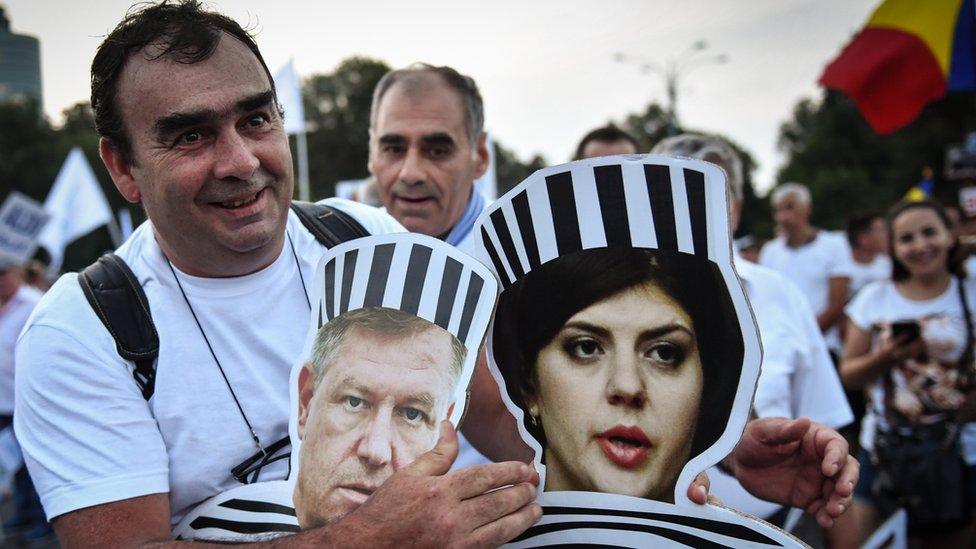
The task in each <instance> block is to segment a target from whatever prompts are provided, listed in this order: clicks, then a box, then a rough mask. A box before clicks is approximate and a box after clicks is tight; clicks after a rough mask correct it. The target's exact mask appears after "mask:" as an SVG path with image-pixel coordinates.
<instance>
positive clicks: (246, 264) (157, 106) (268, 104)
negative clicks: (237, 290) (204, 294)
mask: <svg viewBox="0 0 976 549" xmlns="http://www.w3.org/2000/svg"><path fill="white" fill-rule="evenodd" d="M156 49H158V46H155V45H149V46H147V47H146V48H145V49H144V50H142V51H139V52H136V53H133V54H132V55H131V56H130V58H129V59H128V60H127V62H126V65H125V68H124V69H123V71H122V74H121V77H120V79H119V83H118V92H117V93H118V96H119V108H120V112H121V114H122V118H123V120H124V124H125V130H126V133H127V134H128V136H129V139H130V142H131V151H132V154H131V158H123V157H122V155H120V154H119V153H118V151H117V149H116V148H115V147H113V146H112V145H110V144H108V143H107V142H105V141H104V140H103V144H102V159H103V160H104V161H105V164H106V167H107V168H108V169H109V172H110V173H111V175H112V179H113V180H114V181H115V184H116V186H117V187H118V188H119V191H120V192H121V193H122V195H123V196H125V198H126V199H128V200H130V201H132V202H141V203H142V205H143V207H144V208H145V209H146V213H147V214H148V216H149V218H150V219H151V220H152V223H153V228H154V230H155V232H156V239H157V241H158V242H159V244H160V247H162V249H163V251H164V252H165V253H166V255H167V257H168V258H169V259H170V260H171V261H173V263H174V264H175V265H176V266H177V267H179V268H180V269H182V270H184V271H185V272H188V273H190V274H195V275H199V276H233V275H240V274H245V273H246V272H252V271H254V270H256V269H257V268H260V267H262V266H264V265H266V264H268V263H270V262H271V261H273V260H274V258H275V257H277V255H278V253H279V252H280V251H281V247H282V244H283V242H284V225H285V221H286V219H287V214H288V204H289V202H290V201H291V196H292V183H293V181H292V177H293V175H292V164H291V153H290V152H289V149H288V140H287V137H286V136H285V132H284V130H283V127H282V121H281V117H280V116H279V114H278V112H277V109H276V106H275V101H274V93H273V90H272V88H271V82H270V81H269V80H268V76H267V74H266V73H265V70H264V68H263V67H262V66H261V63H260V62H259V61H258V59H257V57H255V55H254V53H252V52H251V51H250V50H249V49H248V48H247V46H245V45H244V43H243V42H241V41H240V40H237V39H236V38H234V37H232V36H230V35H223V36H222V37H221V38H220V41H219V42H218V44H217V47H216V48H215V49H214V51H213V54H212V55H211V56H210V57H208V58H206V59H204V60H201V61H199V62H196V63H191V64H186V63H180V62H177V61H175V60H173V59H172V58H171V57H170V56H162V57H158V56H157V55H158V54H157V52H156V51H155V50H156Z"/></svg>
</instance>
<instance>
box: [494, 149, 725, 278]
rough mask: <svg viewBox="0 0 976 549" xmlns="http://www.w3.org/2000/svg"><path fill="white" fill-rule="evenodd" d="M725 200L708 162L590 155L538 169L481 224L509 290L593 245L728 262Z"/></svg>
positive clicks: (722, 186) (722, 185)
mask: <svg viewBox="0 0 976 549" xmlns="http://www.w3.org/2000/svg"><path fill="white" fill-rule="evenodd" d="M726 200H727V199H726V188H725V179H724V174H723V173H722V170H721V169H719V168H718V167H717V166H714V165H712V164H709V163H707V162H701V161H696V160H691V159H678V158H670V157H665V156H655V155H630V156H614V157H604V158H592V159H587V160H581V161H578V162H572V163H569V164H563V165H560V166H554V167H551V168H546V169H543V170H540V171H538V172H536V173H535V174H533V175H532V176H530V177H529V178H528V179H526V180H525V181H524V182H523V183H522V184H520V185H519V186H518V187H516V188H515V189H514V190H513V191H511V192H509V193H508V194H506V195H505V196H504V197H502V198H501V199H499V200H498V201H497V202H495V204H493V205H492V206H491V207H489V208H488V210H487V211H486V212H485V213H484V214H482V217H481V218H480V219H479V221H478V223H479V226H480V228H481V238H482V243H483V244H484V249H485V251H486V252H487V254H488V258H489V260H490V261H491V265H492V267H493V268H494V271H495V273H496V274H497V275H498V279H499V280H500V281H501V283H502V285H503V286H504V287H506V288H507V287H508V286H510V285H511V284H512V283H513V282H514V281H515V280H517V279H519V278H521V277H522V275H524V274H525V273H527V272H529V271H531V270H532V269H534V268H536V267H538V266H539V265H541V264H543V263H546V262H547V261H550V260H552V259H555V258H557V257H559V256H563V255H567V254H571V253H574V252H578V251H580V250H586V249H593V248H605V247H616V246H624V247H635V248H652V249H660V250H665V251H673V252H681V253H686V254H693V255H696V256H699V257H702V258H704V259H708V260H711V261H714V262H717V263H721V262H723V261H730V260H731V259H730V258H731V244H730V240H729V218H728V210H727V205H726V204H727V201H726ZM594 205H598V210H596V211H597V212H598V213H596V214H594V213H592V212H594V211H595V210H594Z"/></svg>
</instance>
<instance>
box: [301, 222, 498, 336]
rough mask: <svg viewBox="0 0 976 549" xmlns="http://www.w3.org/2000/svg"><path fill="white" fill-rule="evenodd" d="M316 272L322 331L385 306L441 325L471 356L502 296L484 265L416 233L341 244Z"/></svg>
mask: <svg viewBox="0 0 976 549" xmlns="http://www.w3.org/2000/svg"><path fill="white" fill-rule="evenodd" d="M317 272H318V273H319V276H321V278H319V279H318V283H317V284H316V292H317V295H318V296H321V299H319V300H318V305H317V311H318V327H321V326H322V325H323V324H325V323H327V322H328V321H329V320H331V319H333V318H335V317H337V316H339V315H341V314H342V313H345V312H347V311H351V310H354V309H362V308H367V307H386V308H389V309H397V310H400V311H403V312H406V313H410V314H412V315H416V316H418V317H420V318H424V319H426V320H429V321H430V322H432V323H434V324H436V325H438V326H440V327H441V328H443V329H445V330H447V331H448V332H450V333H451V334H452V335H454V336H455V337H457V338H458V340H459V341H461V343H463V344H464V345H465V346H466V347H467V348H468V350H469V354H472V355H473V354H476V352H477V350H478V348H479V346H480V345H481V341H482V339H483V338H484V335H485V331H486V330H487V328H488V322H489V321H490V319H491V310H492V307H493V306H494V304H495V296H496V293H497V291H498V287H497V283H496V282H495V277H494V276H493V275H492V273H491V271H490V270H488V268H487V267H485V266H484V265H483V264H482V263H481V262H479V261H478V260H476V259H474V258H473V257H471V256H469V255H467V254H465V253H463V252H460V251H458V250H457V248H455V247H453V246H451V245H449V244H445V243H444V242H442V241H440V240H437V239H435V238H431V237H428V236H424V235H419V234H414V233H396V234H388V235H380V236H371V237H367V238H360V239H357V240H353V241H350V242H346V243H343V244H341V245H339V246H336V247H334V248H332V249H330V250H329V251H328V252H326V254H325V257H324V258H323V259H322V264H320V269H319V270H318V271H317ZM471 351H473V352H471Z"/></svg>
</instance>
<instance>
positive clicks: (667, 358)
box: [647, 342, 685, 366]
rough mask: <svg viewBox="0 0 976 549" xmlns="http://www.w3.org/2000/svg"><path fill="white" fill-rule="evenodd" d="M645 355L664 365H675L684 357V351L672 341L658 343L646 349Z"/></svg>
mask: <svg viewBox="0 0 976 549" xmlns="http://www.w3.org/2000/svg"><path fill="white" fill-rule="evenodd" d="M647 357H648V358H649V359H651V360H653V361H654V362H657V363H659V364H664V365H666V366H677V365H678V364H681V362H682V361H683V360H684V359H685V352H684V350H682V349H681V347H679V346H677V345H675V344H674V343H667V342H664V343H658V344H656V345H654V346H653V347H651V348H650V349H648V351H647Z"/></svg>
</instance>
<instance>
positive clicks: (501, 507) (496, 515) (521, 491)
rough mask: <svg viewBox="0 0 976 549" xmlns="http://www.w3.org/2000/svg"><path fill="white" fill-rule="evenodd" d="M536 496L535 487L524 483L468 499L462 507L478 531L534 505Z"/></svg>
mask: <svg viewBox="0 0 976 549" xmlns="http://www.w3.org/2000/svg"><path fill="white" fill-rule="evenodd" d="M535 495H536V488H535V485H533V484H530V483H528V482H523V483H521V484H516V485H514V486H507V487H505V488H499V489H498V490H494V491H491V492H488V493H487V494H482V495H480V496H476V497H473V498H469V499H466V500H464V501H463V502H462V503H461V505H462V506H463V508H464V513H465V515H467V516H468V517H470V518H471V520H472V522H471V526H472V529H476V528H480V527H481V526H484V525H486V524H490V523H492V522H494V521H496V520H498V519H500V518H502V517H504V516H506V515H510V514H512V513H514V512H516V511H518V510H519V509H521V508H523V507H525V506H526V505H528V504H529V503H532V500H534V499H535Z"/></svg>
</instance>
